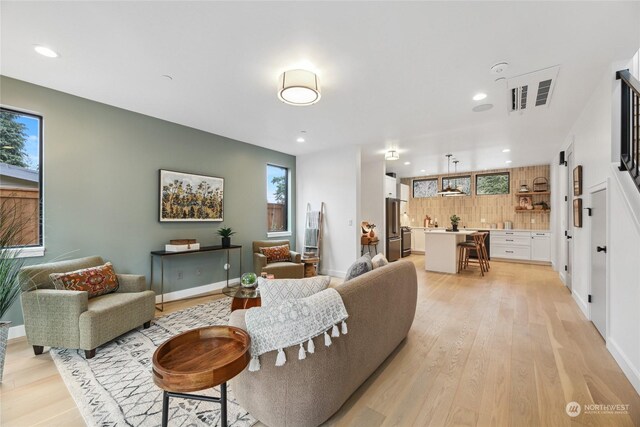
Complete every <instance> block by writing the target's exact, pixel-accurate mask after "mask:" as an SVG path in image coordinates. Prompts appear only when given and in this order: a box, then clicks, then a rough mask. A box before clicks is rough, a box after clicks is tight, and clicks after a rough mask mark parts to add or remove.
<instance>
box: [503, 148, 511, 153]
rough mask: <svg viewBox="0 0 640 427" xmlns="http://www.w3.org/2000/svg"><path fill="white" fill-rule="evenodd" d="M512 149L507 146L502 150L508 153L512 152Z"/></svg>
mask: <svg viewBox="0 0 640 427" xmlns="http://www.w3.org/2000/svg"><path fill="white" fill-rule="evenodd" d="M510 151H511V149H510V148H505V149H504V150H502V152H503V153H508V152H510Z"/></svg>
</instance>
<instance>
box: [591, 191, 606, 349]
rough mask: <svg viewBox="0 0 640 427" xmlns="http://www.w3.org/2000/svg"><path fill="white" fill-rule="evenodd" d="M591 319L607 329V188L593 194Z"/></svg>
mask: <svg viewBox="0 0 640 427" xmlns="http://www.w3.org/2000/svg"><path fill="white" fill-rule="evenodd" d="M591 321H592V322H593V324H594V325H595V326H596V328H597V329H598V331H599V332H600V335H602V336H603V337H604V338H605V339H606V336H607V334H606V331H607V190H600V191H597V192H595V193H593V194H592V195H591Z"/></svg>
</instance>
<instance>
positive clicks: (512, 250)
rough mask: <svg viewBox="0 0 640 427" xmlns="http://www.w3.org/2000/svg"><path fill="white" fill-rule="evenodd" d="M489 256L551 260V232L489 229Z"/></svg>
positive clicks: (541, 260) (526, 259)
mask: <svg viewBox="0 0 640 427" xmlns="http://www.w3.org/2000/svg"><path fill="white" fill-rule="evenodd" d="M491 258H504V259H513V260H522V261H540V262H551V233H549V232H547V231H510V230H491Z"/></svg>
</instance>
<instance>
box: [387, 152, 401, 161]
mask: <svg viewBox="0 0 640 427" xmlns="http://www.w3.org/2000/svg"><path fill="white" fill-rule="evenodd" d="M399 158H400V154H398V152H397V151H396V150H389V151H387V152H386V153H384V159H385V160H398V159H399Z"/></svg>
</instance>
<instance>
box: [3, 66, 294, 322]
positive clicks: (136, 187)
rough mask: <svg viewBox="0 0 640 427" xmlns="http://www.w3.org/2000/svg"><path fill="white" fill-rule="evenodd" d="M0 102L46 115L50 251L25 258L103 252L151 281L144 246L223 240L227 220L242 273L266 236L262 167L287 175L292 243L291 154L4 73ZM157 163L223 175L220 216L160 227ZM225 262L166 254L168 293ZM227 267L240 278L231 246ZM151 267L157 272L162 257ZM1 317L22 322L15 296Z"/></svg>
mask: <svg viewBox="0 0 640 427" xmlns="http://www.w3.org/2000/svg"><path fill="white" fill-rule="evenodd" d="M0 103H1V104H2V105H3V106H5V107H11V108H14V109H18V110H25V111H31V112H35V113H38V114H40V115H42V116H43V118H44V135H43V136H44V138H43V140H44V156H43V157H44V166H43V172H44V241H45V249H46V253H45V256H44V257H38V258H30V259H29V261H28V262H29V263H42V262H48V261H51V260H62V259H73V258H79V257H83V256H89V255H100V256H102V257H103V258H104V259H105V260H108V261H111V262H112V263H113V265H114V267H115V270H116V272H119V273H133V274H145V275H146V276H147V283H148V282H149V279H150V255H149V252H150V251H153V250H160V249H164V244H165V243H168V242H169V240H170V239H177V238H195V239H197V240H198V242H200V244H201V245H205V246H206V245H219V244H220V237H219V236H218V235H217V234H216V230H217V229H218V228H219V227H223V226H226V227H232V228H233V229H234V230H236V231H237V234H236V235H234V236H233V237H232V243H233V244H240V245H242V246H243V258H242V267H243V268H242V269H243V271H245V272H246V271H251V270H252V269H253V261H252V255H251V242H252V241H253V240H263V239H266V238H267V200H266V188H267V183H266V165H267V163H272V164H276V165H280V166H284V167H287V168H289V170H290V171H291V179H290V181H289V182H290V185H291V186H292V188H291V191H290V193H291V194H292V197H291V200H290V201H289V203H290V206H291V212H292V218H291V227H292V230H291V232H292V236H291V237H285V238H278V239H288V240H289V241H290V242H291V247H292V248H294V247H295V224H296V220H295V218H296V213H295V206H296V201H295V194H296V191H295V182H296V179H295V173H296V171H295V167H296V158H295V156H291V155H288V154H284V153H280V152H277V151H273V150H268V149H265V148H262V147H258V146H255V145H251V144H247V143H244V142H240V141H236V140H233V139H229V138H225V137H222V136H219V135H214V134H211V133H207V132H203V131H200V130H196V129H193V128H189V127H186V126H181V125H177V124H175V123H170V122H167V121H164V120H159V119H155V118H152V117H149V116H145V115H142V114H138V113H134V112H131V111H127V110H123V109H120V108H115V107H112V106H109V105H105V104H101V103H99V102H95V101H91V100H88V99H84V98H80V97H77V96H72V95H69V94H66V93H62V92H58V91H55V90H51V89H48V88H45V87H42V86H36V85H33V84H30V83H26V82H23V81H19V80H15V79H12V78H8V77H5V76H0ZM159 169H169V170H174V171H180V172H191V173H197V174H202V175H213V176H218V177H222V178H224V179H225V182H224V185H225V188H224V222H209V223H160V222H159V221H158V205H159V200H158V193H159V189H158V180H159V173H158V170H159ZM225 262H226V254H225V252H215V253H207V254H198V255H188V256H174V257H170V258H167V259H166V261H165V293H166V292H173V291H177V290H182V289H187V288H191V287H195V286H200V285H205V284H210V283H216V282H220V281H223V280H225V278H226V275H225V271H224V269H223V266H224V263H225ZM231 265H232V267H231V270H230V271H231V272H232V274H231V275H230V277H232V278H236V277H239V256H238V255H237V254H236V253H234V251H232V252H231ZM155 271H156V273H155V274H156V278H157V277H158V274H159V271H160V269H159V263H158V264H157V265H156V270H155ZM179 273H181V275H182V279H180V280H179V279H178V275H179ZM156 287H157V285H156ZM5 317H6V319H2V320H10V321H12V322H13V324H12V326H17V325H20V324H22V313H21V309H20V304H19V302H18V303H17V304H15V305H14V306H13V307H12V308H11V309H10V310H9V312H8V314H7V315H6V316H5Z"/></svg>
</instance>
